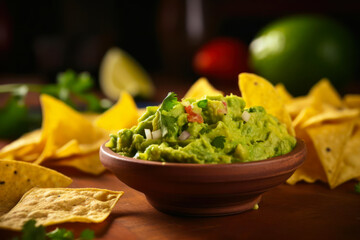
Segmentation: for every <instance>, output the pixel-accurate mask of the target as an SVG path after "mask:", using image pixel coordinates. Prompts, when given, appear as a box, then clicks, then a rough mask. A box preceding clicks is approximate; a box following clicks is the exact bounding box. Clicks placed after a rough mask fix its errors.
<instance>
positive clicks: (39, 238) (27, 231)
mask: <svg viewBox="0 0 360 240" xmlns="http://www.w3.org/2000/svg"><path fill="white" fill-rule="evenodd" d="M21 232H22V236H21V238H14V239H13V240H46V239H50V240H74V239H75V238H74V234H73V233H72V232H71V231H70V230H67V229H65V228H56V229H55V230H54V231H52V232H48V233H46V231H45V227H44V226H42V225H40V226H38V227H37V226H36V221H35V220H33V219H32V220H29V221H27V222H26V223H25V224H24V226H23V229H22V230H21ZM94 237H95V236H94V231H92V230H89V229H85V230H84V231H82V232H81V234H80V238H78V239H80V240H92V239H94Z"/></svg>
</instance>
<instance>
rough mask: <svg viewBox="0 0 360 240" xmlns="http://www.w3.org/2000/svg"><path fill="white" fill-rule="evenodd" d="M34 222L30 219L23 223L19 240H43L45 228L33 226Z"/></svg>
mask: <svg viewBox="0 0 360 240" xmlns="http://www.w3.org/2000/svg"><path fill="white" fill-rule="evenodd" d="M35 224H36V221H35V220H33V219H31V220H29V221H27V222H26V223H24V225H23V229H22V230H21V232H22V237H21V240H45V239H46V237H45V228H44V226H42V225H40V226H38V227H36V226H35Z"/></svg>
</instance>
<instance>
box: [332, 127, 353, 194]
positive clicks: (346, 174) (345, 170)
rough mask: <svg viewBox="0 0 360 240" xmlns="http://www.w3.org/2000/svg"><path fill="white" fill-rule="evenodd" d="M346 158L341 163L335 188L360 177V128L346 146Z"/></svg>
mask: <svg viewBox="0 0 360 240" xmlns="http://www.w3.org/2000/svg"><path fill="white" fill-rule="evenodd" d="M344 147H345V149H344V156H343V160H342V161H341V163H340V166H339V171H338V174H337V176H336V178H335V180H334V184H333V186H334V187H336V186H338V185H340V184H342V183H344V182H346V181H348V180H351V179H355V178H359V177H360V128H359V127H356V129H355V132H354V133H353V134H352V136H351V137H350V139H349V141H348V142H347V144H346V146H344Z"/></svg>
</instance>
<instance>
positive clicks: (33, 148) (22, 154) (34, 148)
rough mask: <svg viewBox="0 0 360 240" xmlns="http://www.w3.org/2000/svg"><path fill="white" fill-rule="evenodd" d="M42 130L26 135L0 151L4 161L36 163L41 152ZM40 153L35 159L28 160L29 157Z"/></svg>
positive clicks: (0, 156)
mask: <svg viewBox="0 0 360 240" xmlns="http://www.w3.org/2000/svg"><path fill="white" fill-rule="evenodd" d="M40 138H41V130H40V129H39V130H35V131H32V132H29V133H26V134H24V135H23V136H21V137H20V138H19V139H17V140H15V141H13V142H11V143H10V144H8V145H6V146H5V147H3V148H2V149H1V150H0V158H2V159H18V160H23V161H34V160H35V159H36V158H37V157H38V156H39V152H40V151H41V144H40ZM34 153H38V154H37V157H35V158H30V159H29V158H27V160H24V158H26V157H27V156H28V155H32V154H34Z"/></svg>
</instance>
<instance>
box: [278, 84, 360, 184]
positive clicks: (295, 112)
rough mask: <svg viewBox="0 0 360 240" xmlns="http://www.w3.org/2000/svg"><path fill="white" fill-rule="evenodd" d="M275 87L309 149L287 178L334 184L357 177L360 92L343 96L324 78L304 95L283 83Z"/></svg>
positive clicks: (358, 167) (291, 182) (359, 157)
mask: <svg viewBox="0 0 360 240" xmlns="http://www.w3.org/2000/svg"><path fill="white" fill-rule="evenodd" d="M276 90H277V91H278V93H279V94H280V96H281V97H282V99H283V101H284V102H285V103H286V104H285V105H286V109H287V110H288V112H289V113H290V115H291V118H292V124H293V127H294V128H295V132H296V136H297V137H299V138H302V139H304V140H305V142H306V146H307V149H308V155H307V159H306V161H305V163H304V164H303V165H302V166H301V167H300V168H299V169H298V170H297V171H296V172H295V173H294V174H293V175H292V177H290V178H289V179H288V181H287V182H288V183H289V184H295V183H296V182H298V181H301V180H304V181H306V182H309V183H312V182H315V181H317V180H320V181H322V182H326V183H328V184H329V186H330V187H331V188H335V187H336V186H338V185H340V184H342V183H344V182H346V181H348V180H351V179H355V178H360V95H353V94H350V95H345V97H344V98H343V99H342V98H341V97H340V95H339V94H338V92H337V91H336V90H335V89H334V87H333V86H332V85H331V83H330V82H329V81H328V80H327V79H322V80H320V81H319V82H318V83H317V84H316V85H315V86H313V88H312V89H311V90H310V91H309V94H308V95H307V96H302V97H296V98H293V97H292V96H291V95H290V94H289V93H288V92H287V91H286V89H285V87H284V86H283V85H277V86H276Z"/></svg>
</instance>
